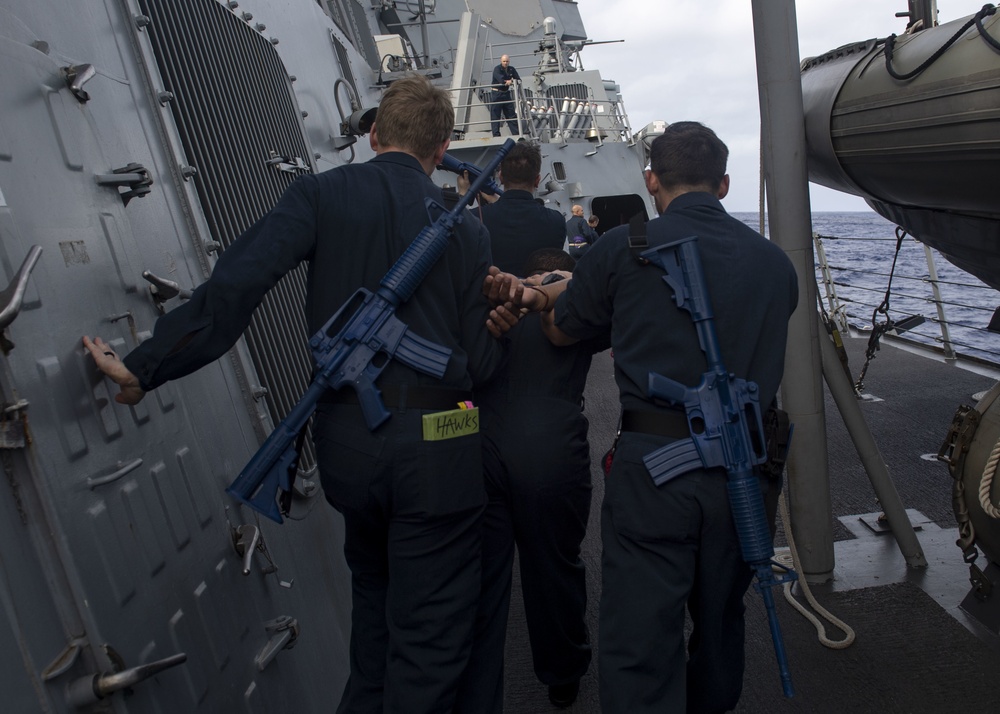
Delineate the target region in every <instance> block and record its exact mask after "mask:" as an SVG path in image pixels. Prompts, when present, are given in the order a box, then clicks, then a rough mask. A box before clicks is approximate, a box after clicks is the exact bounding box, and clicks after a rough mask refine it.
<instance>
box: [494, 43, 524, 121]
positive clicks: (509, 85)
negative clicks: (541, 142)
mask: <svg viewBox="0 0 1000 714" xmlns="http://www.w3.org/2000/svg"><path fill="white" fill-rule="evenodd" d="M520 81H521V75H519V74H518V73H517V68H516V67H513V66H511V64H510V57H508V56H507V55H503V56H502V57H501V58H500V64H498V65H497V66H496V67H494V68H493V79H492V84H493V93H492V96H491V97H490V120H491V125H492V129H493V136H500V126H501V124H502V123H503V119H504V118H506V119H507V126H508V127H509V128H510V135H511V136H518V135H519V134H520V133H521V131H520V129H519V128H518V126H517V110H516V109H515V108H514V98H513V95H512V94H511V90H513V89H514V86H513V85H514V82H520Z"/></svg>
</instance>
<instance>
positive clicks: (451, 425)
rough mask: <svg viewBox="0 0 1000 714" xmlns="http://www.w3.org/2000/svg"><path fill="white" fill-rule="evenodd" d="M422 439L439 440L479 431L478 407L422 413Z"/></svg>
mask: <svg viewBox="0 0 1000 714" xmlns="http://www.w3.org/2000/svg"><path fill="white" fill-rule="evenodd" d="M423 427H424V441H441V440H443V439H454V438H455V437H457V436H466V435H467V434H478V433H479V407H472V408H471V409H451V410H450V411H446V412H434V413H433V414H424V416H423Z"/></svg>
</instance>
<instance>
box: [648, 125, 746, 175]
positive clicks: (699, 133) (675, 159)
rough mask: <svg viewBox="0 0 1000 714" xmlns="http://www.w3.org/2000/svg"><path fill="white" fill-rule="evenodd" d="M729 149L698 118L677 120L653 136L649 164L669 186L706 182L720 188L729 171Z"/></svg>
mask: <svg viewBox="0 0 1000 714" xmlns="http://www.w3.org/2000/svg"><path fill="white" fill-rule="evenodd" d="M728 159H729V149H728V148H727V147H726V145H725V144H724V143H722V140H721V139H720V138H719V137H718V136H716V135H715V132H714V131H712V130H711V129H709V128H708V127H707V126H705V125H704V124H700V123H698V122H696V121H679V122H674V123H673V124H671V125H670V126H668V127H667V128H666V130H665V131H664V132H663V133H662V134H661V135H660V136H658V137H656V138H655V139H654V140H653V145H652V147H651V148H650V155H649V165H650V168H651V169H652V171H653V173H654V174H656V178H657V180H658V181H659V182H660V184H661V185H662V186H663V187H664V188H667V189H673V188H678V187H681V186H704V187H707V188H709V189H711V190H712V191H713V192H714V191H717V190H718V189H719V187H720V185H721V184H722V179H723V177H725V175H726V161H727V160H728Z"/></svg>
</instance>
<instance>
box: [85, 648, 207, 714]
mask: <svg viewBox="0 0 1000 714" xmlns="http://www.w3.org/2000/svg"><path fill="white" fill-rule="evenodd" d="M186 661H187V654H185V653H184V652H180V653H178V654H175V655H171V656H170V657H165V658H164V659H161V660H157V661H156V662H149V663H148V664H140V665H139V666H138V667H130V668H129V669H125V670H122V671H121V672H110V673H108V672H106V673H103V674H92V675H88V676H86V677H80V678H79V679H77V680H76V681H74V682H71V683H70V684H69V686H68V687H67V688H66V701H67V702H68V703H69V704H70V705H71V706H74V707H76V708H77V709H82V708H83V707H88V706H90V705H92V704H96V703H97V702H99V701H101V700H102V699H106V698H107V697H109V696H111V695H112V694H114V693H115V692H117V691H120V690H122V689H125V688H126V687H131V686H132V685H133V684H138V683H139V682H141V681H143V680H146V679H149V678H150V677H154V676H156V675H157V674H159V673H160V672H162V671H163V670H165V669H169V668H171V667H174V666H176V665H178V664H181V663H183V662H186Z"/></svg>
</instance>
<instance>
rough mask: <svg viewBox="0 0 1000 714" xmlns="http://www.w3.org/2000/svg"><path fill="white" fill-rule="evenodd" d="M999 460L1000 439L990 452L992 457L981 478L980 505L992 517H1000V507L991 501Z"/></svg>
mask: <svg viewBox="0 0 1000 714" xmlns="http://www.w3.org/2000/svg"><path fill="white" fill-rule="evenodd" d="M997 462H1000V439H997V443H996V444H994V445H993V451H991V452H990V458H988V459H987V460H986V467H985V468H984V469H983V477H982V478H981V479H980V480H979V505H980V506H982V507H983V510H984V511H986V515H987V516H989V517H990V518H1000V508H997V507H996V506H994V505H993V503H992V502H991V501H990V487H991V486H992V485H993V475H994V474H995V473H996V471H997Z"/></svg>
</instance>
